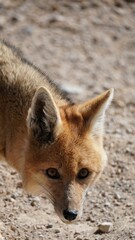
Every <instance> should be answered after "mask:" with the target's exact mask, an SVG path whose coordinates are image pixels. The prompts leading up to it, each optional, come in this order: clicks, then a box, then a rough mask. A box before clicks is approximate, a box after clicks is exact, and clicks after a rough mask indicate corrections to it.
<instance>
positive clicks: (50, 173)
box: [46, 168, 60, 179]
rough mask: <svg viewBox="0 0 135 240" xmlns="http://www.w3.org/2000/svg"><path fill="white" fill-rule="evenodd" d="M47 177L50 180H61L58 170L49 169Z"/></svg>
mask: <svg viewBox="0 0 135 240" xmlns="http://www.w3.org/2000/svg"><path fill="white" fill-rule="evenodd" d="M46 175H47V176H48V177H49V178H52V179H59V178H60V174H59V172H58V170H57V169H56V168H48V169H47V170H46Z"/></svg>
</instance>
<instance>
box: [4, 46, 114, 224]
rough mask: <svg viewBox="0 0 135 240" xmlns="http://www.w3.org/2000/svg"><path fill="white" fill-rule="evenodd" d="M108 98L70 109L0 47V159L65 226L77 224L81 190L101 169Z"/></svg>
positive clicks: (37, 75) (109, 94)
mask: <svg viewBox="0 0 135 240" xmlns="http://www.w3.org/2000/svg"><path fill="white" fill-rule="evenodd" d="M112 96H113V90H112V89H111V90H108V91H106V92H104V93H103V94H101V95H99V96H98V97H96V98H94V99H92V100H90V101H88V102H86V103H83V104H78V105H77V104H74V105H73V104H71V103H70V102H69V101H68V100H67V99H66V98H64V97H62V95H61V94H60V93H59V91H58V89H57V88H56V87H55V86H54V85H52V83H50V81H48V79H47V77H46V76H45V75H43V74H42V73H41V72H40V71H39V70H37V69H36V68H35V67H34V66H32V65H31V64H29V63H27V62H26V61H24V60H23V59H21V57H20V56H18V55H17V53H16V51H14V50H12V47H10V46H8V44H5V43H3V42H0V132H1V134H0V154H1V156H3V158H5V159H6V161H7V162H9V164H11V165H12V166H13V167H15V168H16V169H17V170H18V171H19V172H20V174H21V176H22V180H23V185H24V188H25V189H26V190H27V191H29V192H31V193H33V194H41V193H44V194H46V196H48V198H49V199H50V201H51V202H52V203H53V205H54V208H55V210H56V212H57V214H58V215H59V217H60V218H61V220H62V221H64V222H71V221H73V220H75V219H76V220H78V219H79V217H80V216H81V213H82V206H83V201H84V197H85V194H86V191H87V189H88V187H90V186H91V185H92V184H93V183H94V182H95V181H96V180H97V179H98V178H99V176H100V174H101V173H102V171H103V169H104V167H105V164H106V159H107V158H106V154H105V151H104V149H103V143H102V142H103V141H102V139H103V121H104V115H105V111H106V108H107V107H108V105H109V103H110V102H111V100H112ZM82 176H83V177H82ZM54 178H55V179H54ZM64 211H66V214H65V213H64Z"/></svg>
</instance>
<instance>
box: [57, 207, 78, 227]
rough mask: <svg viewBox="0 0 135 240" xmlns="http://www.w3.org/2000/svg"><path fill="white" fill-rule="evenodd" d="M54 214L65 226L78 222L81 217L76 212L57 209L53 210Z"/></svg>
mask: <svg viewBox="0 0 135 240" xmlns="http://www.w3.org/2000/svg"><path fill="white" fill-rule="evenodd" d="M55 212H56V214H57V216H58V217H59V218H60V220H61V221H62V222H63V223H65V224H72V223H75V222H78V221H79V220H80V217H81V216H80V214H79V212H78V211H76V210H72V211H71V210H70V211H69V210H63V211H59V210H58V209H55Z"/></svg>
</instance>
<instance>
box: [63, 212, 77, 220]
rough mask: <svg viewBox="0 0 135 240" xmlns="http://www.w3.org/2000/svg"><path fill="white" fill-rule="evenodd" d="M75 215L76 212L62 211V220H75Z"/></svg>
mask: <svg viewBox="0 0 135 240" xmlns="http://www.w3.org/2000/svg"><path fill="white" fill-rule="evenodd" d="M77 214H78V213H77V211H76V210H64V211H63V215H64V218H65V219H66V220H69V221H72V220H74V219H76V217H77Z"/></svg>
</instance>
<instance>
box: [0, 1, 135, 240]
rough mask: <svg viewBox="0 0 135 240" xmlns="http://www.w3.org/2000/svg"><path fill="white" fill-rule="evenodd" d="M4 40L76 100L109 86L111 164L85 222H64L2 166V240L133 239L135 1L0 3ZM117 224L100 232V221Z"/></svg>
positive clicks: (87, 203) (91, 198)
mask: <svg viewBox="0 0 135 240" xmlns="http://www.w3.org/2000/svg"><path fill="white" fill-rule="evenodd" d="M0 38H4V39H6V40H8V41H10V42H11V43H12V44H14V45H16V46H17V47H19V48H20V49H21V50H22V51H23V53H24V54H25V56H26V58H28V59H29V60H30V61H32V62H33V63H34V64H35V65H37V66H38V67H39V68H41V69H42V71H44V72H47V73H48V74H49V75H50V77H51V78H52V79H54V80H55V81H56V82H57V83H58V84H60V85H61V87H62V88H63V89H64V90H65V91H67V92H68V93H69V95H70V96H71V97H72V98H73V100H74V101H79V102H81V101H84V100H86V99H89V98H91V97H93V96H96V94H98V93H100V92H102V91H104V90H106V89H108V88H110V87H114V88H115V98H114V101H113V104H112V106H111V108H110V109H109V111H108V113H107V119H106V123H105V129H106V131H105V132H106V134H105V138H104V144H105V148H106V151H107V153H108V166H107V168H106V169H105V171H104V174H103V175H102V177H101V179H100V181H99V183H98V184H97V185H96V186H95V187H93V189H90V190H89V192H88V194H87V198H86V201H85V206H84V214H83V217H82V220H81V221H80V222H79V223H77V224H73V225H65V224H63V223H61V222H60V220H59V219H58V217H57V216H56V215H55V213H54V211H53V207H52V206H51V204H50V203H49V201H48V200H44V199H41V198H39V197H32V196H28V195H27V194H26V193H24V192H23V190H22V184H21V180H20V178H19V176H18V174H17V173H16V171H15V170H13V169H11V168H9V166H7V165H5V164H1V165H0V240H2V239H5V240H14V239H16V240H19V239H20V240H37V239H39V240H40V239H45V240H49V239H53V240H55V239H61V240H65V239H70V240H71V239H76V240H82V239H83V240H129V239H132V240H135V3H134V1H133V0H130V1H124V0H121V1H120V0H119V1H118V0H117V1H115V0H114V1H113V0H106V1H105V0H104V1H103V0H100V1H99V0H91V1H90V0H84V1H83V0H82V1H81V0H80V1H79V0H78V1H77V0H76V1H71V0H67V1H66V0H65V1H64V0H63V1H62V0H59V1H56V0H50V1H49V0H48V1H47V0H46V1H45V0H44V1H43V0H38V1H36V0H28V1H25V0H18V1H17V0H14V1H13V0H11V1H10V0H9V1H7V0H4V1H2V0H1V1H0ZM104 221H109V222H111V223H112V224H113V230H112V231H111V232H110V233H106V234H100V233H99V232H98V231H97V226H98V224H99V223H102V222H104Z"/></svg>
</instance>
